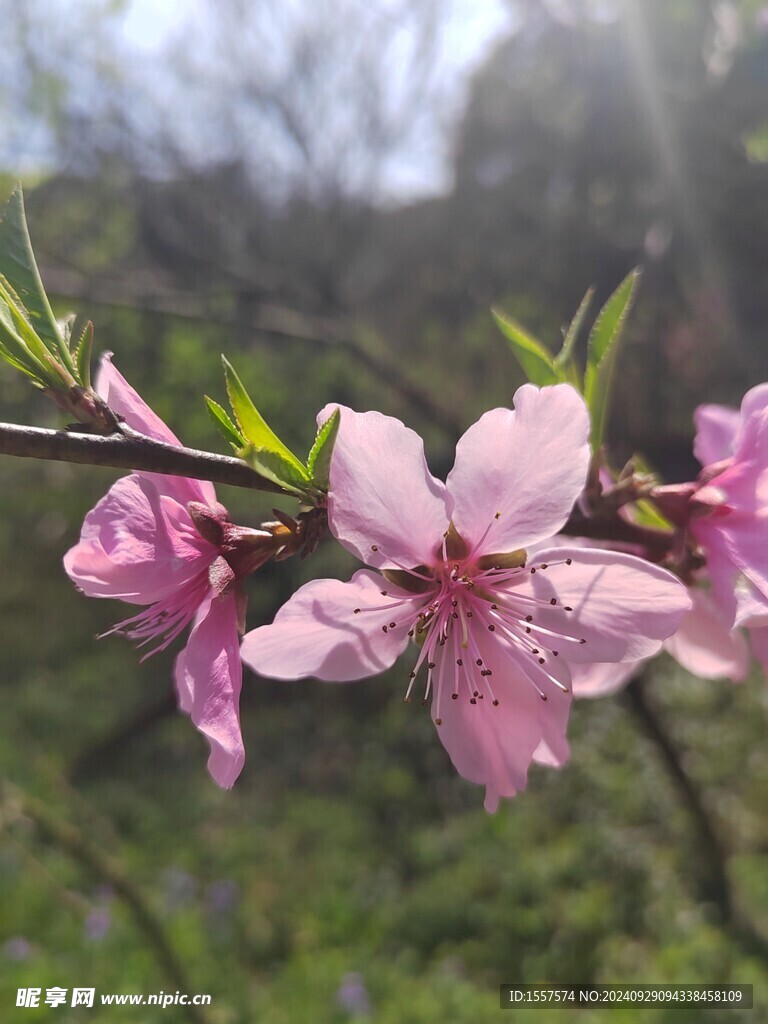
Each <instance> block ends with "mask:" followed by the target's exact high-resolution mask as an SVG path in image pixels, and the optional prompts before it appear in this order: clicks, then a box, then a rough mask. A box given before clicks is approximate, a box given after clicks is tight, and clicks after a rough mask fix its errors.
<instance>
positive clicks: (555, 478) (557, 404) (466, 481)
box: [448, 384, 589, 555]
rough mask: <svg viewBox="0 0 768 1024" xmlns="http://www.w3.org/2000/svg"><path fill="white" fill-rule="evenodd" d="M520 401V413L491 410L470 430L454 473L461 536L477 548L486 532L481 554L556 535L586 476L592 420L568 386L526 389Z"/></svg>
mask: <svg viewBox="0 0 768 1024" xmlns="http://www.w3.org/2000/svg"><path fill="white" fill-rule="evenodd" d="M514 404H515V408H514V410H510V409H492V410H491V411H490V412H487V413H486V414H485V415H484V416H482V417H481V418H480V419H479V420H478V421H477V423H475V424H474V425H473V426H471V427H470V428H469V430H468V431H467V432H466V433H465V434H464V436H463V437H462V438H461V440H460V441H459V443H458V445H457V446H456V463H455V465H454V467H453V469H452V470H451V472H450V474H449V476H448V490H449V492H450V494H451V497H452V498H453V501H454V509H453V522H454V525H455V527H456V529H457V530H458V532H459V533H460V534H461V536H462V537H463V538H464V540H465V541H466V542H467V543H468V544H469V545H470V547H473V546H475V545H478V544H479V542H480V541H481V539H482V538H483V535H484V534H485V533H486V531H488V532H487V535H486V536H485V539H484V540H482V543H481V544H479V546H478V547H477V548H476V551H475V554H477V555H482V554H491V553H498V552H504V551H513V550H516V549H517V548H525V547H528V546H529V545H531V544H534V543H536V542H537V541H541V540H544V539H546V538H548V537H552V536H553V535H554V534H556V533H557V532H558V530H559V529H560V528H561V526H562V525H563V524H564V523H565V521H566V519H567V518H568V516H569V515H570V513H571V510H572V508H573V505H574V503H575V501H576V499H577V498H578V496H579V494H580V493H581V490H582V488H583V486H584V481H585V479H586V475H587V466H588V465H589V442H588V437H589V416H588V414H587V408H586V406H585V404H584V400H583V399H582V398H581V396H580V395H579V394H577V392H576V391H575V390H574V389H573V388H572V387H571V386H570V385H568V384H558V385H556V386H555V387H547V388H542V389H541V390H539V388H536V387H534V386H533V385H532V384H526V385H524V386H523V387H522V388H520V389H519V390H518V391H517V393H516V394H515V398H514ZM499 512H500V513H501V515H500V517H499V519H498V520H496V519H495V516H496V514H497V513H499ZM489 526H490V530H489V529H488V528H489Z"/></svg>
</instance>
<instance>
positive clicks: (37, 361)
mask: <svg viewBox="0 0 768 1024" xmlns="http://www.w3.org/2000/svg"><path fill="white" fill-rule="evenodd" d="M0 337H2V341H0V346H2V351H3V355H4V356H5V358H6V359H7V360H8V362H10V363H11V364H12V365H13V366H15V367H16V368H17V369H20V370H21V371H22V372H23V373H25V374H26V375H27V376H28V377H31V378H32V379H33V380H34V381H35V383H37V384H39V385H40V386H41V387H47V386H56V385H59V386H60V384H61V379H60V376H59V375H58V374H57V373H56V372H55V367H54V366H53V360H52V358H51V355H50V353H49V352H48V349H47V348H46V347H45V346H44V345H43V343H42V341H41V340H40V339H39V338H38V336H37V335H36V334H35V332H34V330H33V329H32V327H31V326H30V324H29V321H28V320H27V318H26V316H25V315H24V311H23V309H22V308H21V307H20V304H19V301H18V297H17V296H16V294H15V293H14V291H13V289H12V288H10V287H9V285H8V283H7V281H6V280H5V279H4V278H3V277H2V276H1V275H0Z"/></svg>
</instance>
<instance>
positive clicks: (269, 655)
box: [241, 569, 423, 682]
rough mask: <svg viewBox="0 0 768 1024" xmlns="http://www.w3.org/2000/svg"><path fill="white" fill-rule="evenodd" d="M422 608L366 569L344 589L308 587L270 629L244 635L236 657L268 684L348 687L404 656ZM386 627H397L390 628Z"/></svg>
mask: <svg viewBox="0 0 768 1024" xmlns="http://www.w3.org/2000/svg"><path fill="white" fill-rule="evenodd" d="M382 590H386V591H387V595H388V596H386V597H384V596H382V593H381V591H382ZM421 604H423V598H419V597H415V596H414V595H413V594H406V593H405V591H401V590H399V589H398V588H397V587H394V586H392V584H390V583H388V582H387V581H386V580H385V579H384V578H383V577H382V576H379V575H378V573H375V572H370V571H368V570H367V569H361V570H360V571H359V572H356V573H355V575H354V576H353V577H352V579H351V580H350V581H349V582H348V583H342V582H341V581H340V580H312V582H310V583H306V584H305V585H304V586H303V587H301V588H300V589H299V590H297V591H296V593H295V594H294V595H293V597H291V598H290V600H289V601H288V602H287V603H286V604H284V605H283V607H282V608H281V609H280V611H279V612H278V613H277V615H276V616H275V621H274V623H273V624H272V625H271V626H260V627H259V628H258V629H254V630H252V631H251V632H250V633H248V634H246V636H245V637H244V638H243V643H242V648H241V654H242V658H243V661H244V662H245V663H246V665H248V666H249V667H250V668H252V669H253V671H254V672H257V673H258V674H259V675H262V676H267V677H268V678H271V679H303V678H305V677H306V676H314V677H315V678H316V679H324V680H326V681H329V682H347V681H349V680H351V679H362V678H364V677H365V676H372V675H376V674H377V673H378V672H382V671H383V670H384V669H386V668H389V666H390V665H392V664H394V662H395V660H396V659H397V657H398V655H399V654H401V653H402V652H403V651H404V650H405V647H406V645H407V643H408V629H409V628H410V625H411V622H412V620H413V619H414V618H415V614H416V611H418V609H419V607H420V606H421ZM356 608H359V609H360V611H359V612H357V613H355V609H356ZM376 609H379V610H376ZM390 622H396V623H397V628H395V629H390V628H389V623H390ZM383 626H386V627H387V628H386V631H385V630H384V629H383V628H382V627H383Z"/></svg>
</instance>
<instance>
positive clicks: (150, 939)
mask: <svg viewBox="0 0 768 1024" xmlns="http://www.w3.org/2000/svg"><path fill="white" fill-rule="evenodd" d="M3 794H4V797H5V804H6V806H7V807H9V808H11V809H12V810H13V811H14V812H15V816H18V815H24V816H25V817H27V818H30V819H31V820H32V821H34V823H35V824H36V825H37V826H38V828H39V829H40V831H41V832H43V833H44V834H45V835H46V836H47V837H48V838H49V839H50V840H51V841H52V842H53V843H55V844H56V845H57V846H59V847H60V848H61V849H63V850H65V851H66V852H67V853H68V854H69V855H70V856H71V857H72V858H73V859H74V860H76V861H78V862H79V863H80V864H81V865H82V866H83V867H84V868H86V869H87V870H89V871H92V872H93V873H94V874H96V875H97V876H98V877H99V878H101V879H102V880H103V881H104V882H106V883H107V884H108V885H109V886H110V887H111V888H112V890H113V891H114V893H115V894H116V895H117V896H118V897H119V898H120V899H121V900H122V901H123V903H124V904H125V905H126V907H127V908H128V910H129V911H130V913H131V914H132V916H133V919H134V921H135V923H136V927H137V928H138V930H139V931H140V932H141V933H142V934H143V935H144V937H145V939H146V940H147V943H148V944H149V946H151V948H152V949H153V951H154V953H155V955H156V957H157V962H158V965H159V967H160V969H161V970H162V971H163V972H164V974H165V977H166V978H167V980H168V982H169V983H170V985H171V987H172V988H174V989H178V991H180V992H185V993H187V994H189V995H191V994H193V993H194V987H193V983H192V981H191V979H190V978H189V977H188V975H187V972H186V970H185V968H184V967H183V965H182V963H181V961H180V960H179V959H178V957H177V955H176V951H175V950H174V948H173V946H172V945H171V941H170V939H169V938H168V936H167V935H166V934H165V930H164V929H163V926H162V924H161V923H160V920H159V919H158V917H157V915H156V914H155V912H154V910H153V909H152V908H151V906H150V905H149V903H148V902H147V900H146V898H145V897H144V895H143V893H142V892H141V890H140V889H138V888H137V887H136V886H135V885H134V883H133V882H132V881H131V879H130V878H129V877H128V875H126V874H125V872H124V871H123V869H122V867H120V865H119V864H117V862H116V861H115V860H113V859H112V858H111V857H109V856H108V855H107V854H104V853H102V852H101V850H100V849H99V848H98V847H97V846H95V845H94V844H92V843H91V842H90V840H89V839H88V838H87V837H86V836H85V835H84V834H83V833H82V832H80V830H79V829H77V828H75V826H74V825H70V824H68V823H67V822H64V821H60V820H59V819H58V818H57V817H56V816H55V815H53V814H51V812H50V811H49V810H48V808H47V807H46V806H45V804H44V803H43V802H42V801H41V800H38V799H36V798H35V797H32V796H29V794H27V793H25V792H24V791H23V790H21V789H19V787H18V786H16V785H12V784H11V783H9V782H5V783H4V784H3ZM13 816H14V815H10V814H9V818H12V817H13ZM180 1005H181V1004H180ZM182 1012H185V1013H186V1017H187V1019H188V1020H189V1021H191V1022H192V1024H209V1017H208V1015H207V1012H206V1011H205V1010H204V1009H203V1008H202V1007H200V1006H193V1005H192V1004H190V1003H187V1004H184V1005H183V1006H182Z"/></svg>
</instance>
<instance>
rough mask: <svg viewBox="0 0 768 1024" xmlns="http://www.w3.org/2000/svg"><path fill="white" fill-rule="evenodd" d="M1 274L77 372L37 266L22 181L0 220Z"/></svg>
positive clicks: (44, 336) (52, 346)
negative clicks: (25, 210) (25, 209)
mask: <svg viewBox="0 0 768 1024" xmlns="http://www.w3.org/2000/svg"><path fill="white" fill-rule="evenodd" d="M0 274H2V275H3V277H5V278H6V280H7V281H8V282H9V283H10V285H11V287H12V289H13V290H14V291H15V292H16V293H17V294H18V296H19V299H20V300H21V303H22V304H23V308H24V309H25V310H26V313H27V316H28V317H29V322H30V324H32V325H33V326H34V329H35V332H36V334H37V335H38V336H39V338H40V339H41V341H42V342H43V344H44V345H45V347H46V348H47V349H48V351H49V352H50V353H51V354H54V353H56V354H58V355H59V356H60V357H61V359H62V361H63V362H64V365H65V366H66V367H67V369H68V370H69V371H70V372H71V373H73V375H74V364H73V361H72V356H71V353H70V351H69V348H68V347H67V344H66V342H65V340H64V337H63V336H62V333H61V331H60V329H59V326H58V324H57V323H56V318H55V317H54V315H53V310H52V309H51V305H50V303H49V302H48V297H47V295H46V294H45V289H44V288H43V282H42V281H41V279H40V272H39V270H38V269H37V263H36V261H35V256H34V253H33V252H32V243H31V241H30V238H29V229H28V228H27V218H26V215H25V213H24V198H23V195H22V191H21V185H17V186H16V188H15V189H14V190H13V192H12V193H11V197H10V199H9V200H8V202H7V203H6V206H5V210H4V212H3V217H2V220H0Z"/></svg>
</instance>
